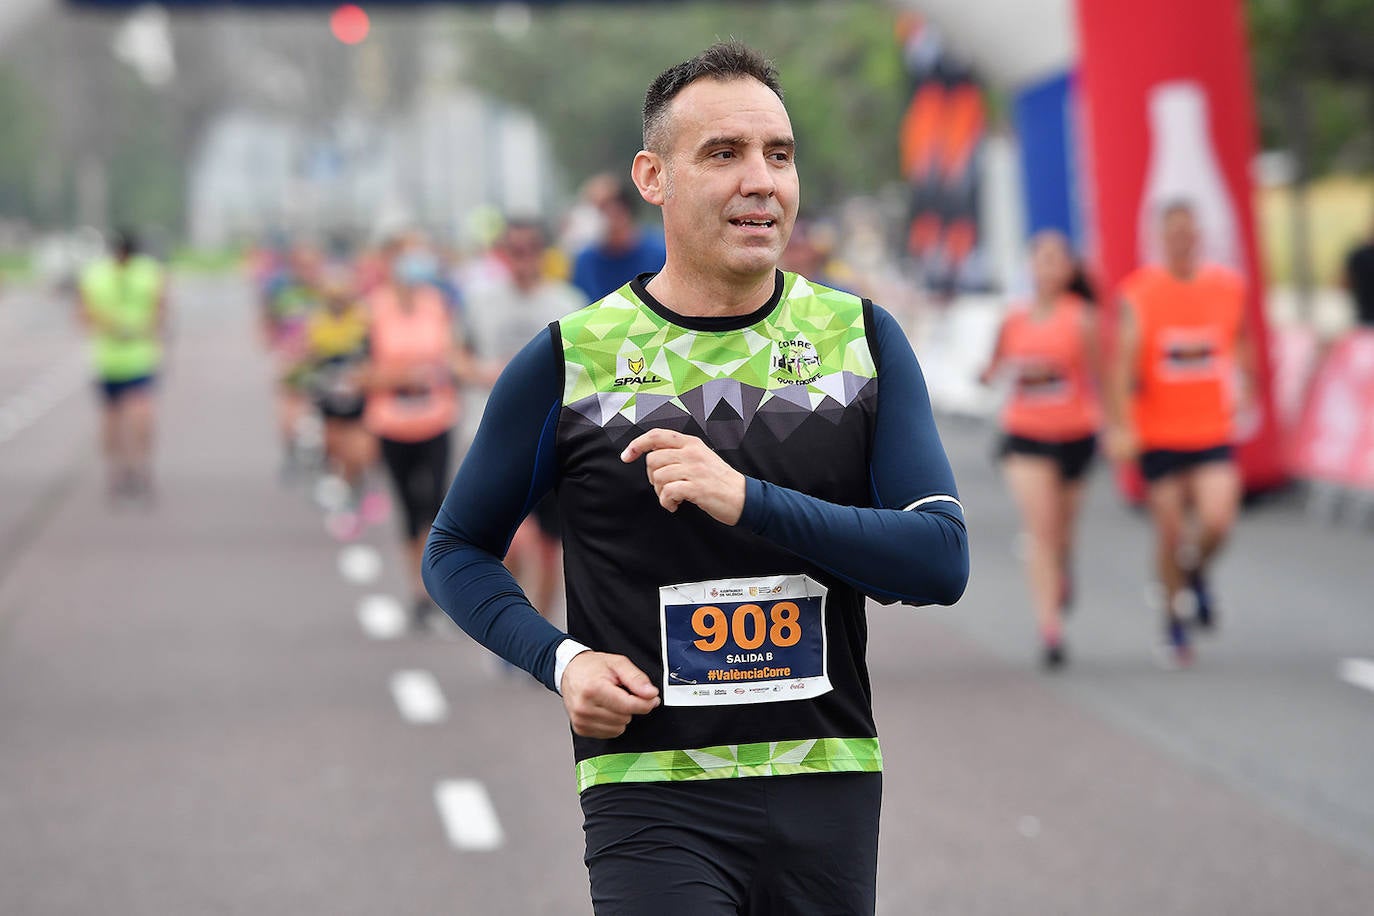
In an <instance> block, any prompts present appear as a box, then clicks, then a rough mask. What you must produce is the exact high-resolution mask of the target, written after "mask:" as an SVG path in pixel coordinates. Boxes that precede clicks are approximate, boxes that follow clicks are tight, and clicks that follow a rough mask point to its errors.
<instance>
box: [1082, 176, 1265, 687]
mask: <svg viewBox="0 0 1374 916" xmlns="http://www.w3.org/2000/svg"><path fill="white" fill-rule="evenodd" d="M1160 231H1161V232H1162V233H1163V239H1164V256H1165V263H1164V265H1162V266H1147V267H1141V268H1140V269H1138V270H1136V271H1135V272H1134V273H1132V274H1131V275H1130V276H1129V277H1127V278H1126V280H1125V281H1124V283H1123V284H1122V287H1121V323H1120V337H1119V342H1120V351H1119V353H1118V358H1117V359H1116V361H1115V363H1114V371H1113V373H1112V378H1111V394H1112V397H1111V401H1110V406H1111V413H1112V427H1111V432H1110V436H1109V440H1108V448H1109V450H1110V451H1111V454H1112V457H1114V458H1116V459H1117V460H1121V461H1128V460H1136V459H1138V460H1139V462H1140V471H1141V474H1142V476H1143V477H1144V478H1145V483H1146V501H1147V504H1148V506H1149V511H1150V518H1151V521H1152V522H1153V525H1154V529H1155V551H1156V567H1157V571H1158V575H1159V584H1160V586H1161V589H1162V599H1163V605H1164V617H1165V631H1166V641H1167V642H1166V646H1165V650H1166V655H1167V659H1168V661H1169V662H1171V663H1172V664H1176V665H1187V664H1190V663H1191V662H1192V658H1193V653H1192V646H1191V644H1190V640H1189V634H1188V626H1187V625H1188V624H1189V623H1191V624H1194V625H1195V626H1197V627H1198V628H1199V629H1204V630H1205V629H1211V628H1212V627H1213V626H1214V625H1215V620H1216V608H1215V606H1214V604H1213V600H1212V596H1211V593H1210V591H1209V589H1208V585H1207V571H1208V568H1209V566H1210V564H1211V561H1212V560H1213V559H1214V558H1215V556H1216V555H1217V552H1218V551H1219V550H1220V549H1221V547H1222V545H1223V544H1224V543H1225V542H1226V538H1227V536H1228V534H1229V533H1230V531H1231V527H1232V525H1233V524H1234V523H1235V519H1236V512H1237V509H1238V507H1239V505H1240V496H1241V481H1240V474H1239V472H1238V470H1237V468H1236V465H1235V462H1234V456H1233V454H1232V441H1233V430H1232V418H1233V415H1234V414H1235V413H1236V412H1237V396H1238V395H1239V397H1240V398H1249V397H1251V396H1252V394H1253V392H1254V391H1255V373H1254V356H1253V351H1252V349H1251V346H1250V341H1249V337H1248V332H1247V330H1246V327H1245V283H1244V280H1243V279H1242V278H1241V277H1240V276H1239V275H1237V274H1236V273H1234V272H1233V271H1231V270H1228V269H1226V268H1223V267H1218V266H1214V265H1207V264H1201V263H1199V259H1198V249H1199V236H1198V226H1197V218H1196V216H1195V215H1194V213H1193V209H1192V206H1191V205H1190V204H1188V203H1186V202H1176V203H1172V204H1170V205H1168V206H1167V207H1165V208H1164V210H1163V211H1162V214H1161V221H1160ZM1237 368H1239V369H1240V370H1241V373H1240V374H1241V388H1240V390H1239V392H1237V391H1236V386H1235V382H1236V378H1237V373H1236V370H1237ZM1190 605H1191V607H1190ZM1190 611H1191V613H1190Z"/></svg>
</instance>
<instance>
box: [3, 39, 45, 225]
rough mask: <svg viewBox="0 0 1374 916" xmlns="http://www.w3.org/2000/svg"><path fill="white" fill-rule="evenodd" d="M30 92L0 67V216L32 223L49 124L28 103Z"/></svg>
mask: <svg viewBox="0 0 1374 916" xmlns="http://www.w3.org/2000/svg"><path fill="white" fill-rule="evenodd" d="M32 96H33V88H32V87H31V86H30V85H29V84H28V82H27V81H26V80H24V79H23V77H21V76H19V75H18V74H16V73H15V72H14V68H13V67H11V66H8V65H6V66H0V124H3V125H5V139H4V142H3V143H0V216H7V217H10V218H19V219H23V220H33V219H34V218H35V217H37V216H38V215H39V210H40V205H41V203H40V200H39V194H38V192H37V189H38V187H39V186H40V181H41V175H40V170H39V168H38V165H37V164H38V163H39V162H41V161H42V158H43V151H44V148H45V146H46V145H47V144H48V142H49V139H48V136H47V128H48V124H47V122H46V120H45V119H44V118H43V116H42V113H41V112H40V111H39V110H38V109H37V108H36V107H35V106H34V105H33V104H32V103H31V102H30V101H29V100H30V99H31V98H32Z"/></svg>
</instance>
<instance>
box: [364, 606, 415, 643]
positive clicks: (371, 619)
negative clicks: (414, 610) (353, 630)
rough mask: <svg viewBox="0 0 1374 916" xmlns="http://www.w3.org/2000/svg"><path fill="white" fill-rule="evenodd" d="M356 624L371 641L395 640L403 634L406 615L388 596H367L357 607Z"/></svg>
mask: <svg viewBox="0 0 1374 916" xmlns="http://www.w3.org/2000/svg"><path fill="white" fill-rule="evenodd" d="M358 623H359V624H361V625H362V628H363V632H364V633H366V634H367V635H368V636H371V637H372V638H373V639H395V638H396V637H397V636H400V635H401V634H402V633H404V632H405V628H406V615H405V611H403V610H402V609H401V602H399V601H397V600H396V599H395V598H392V597H391V596H390V595H368V596H367V597H366V598H364V599H363V600H362V603H361V604H359V605H358Z"/></svg>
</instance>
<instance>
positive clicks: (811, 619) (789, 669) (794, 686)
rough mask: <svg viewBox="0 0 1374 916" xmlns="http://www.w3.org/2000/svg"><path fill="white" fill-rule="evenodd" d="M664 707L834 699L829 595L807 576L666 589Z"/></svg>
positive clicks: (662, 609) (662, 611) (662, 605)
mask: <svg viewBox="0 0 1374 916" xmlns="http://www.w3.org/2000/svg"><path fill="white" fill-rule="evenodd" d="M658 594H659V620H660V629H661V631H662V640H663V702H664V704H666V705H668V706H733V705H736V704H738V703H776V702H780V701H783V700H805V699H811V698H813V697H818V696H821V695H822V694H825V693H829V692H830V690H831V689H832V688H831V685H830V677H829V672H828V667H827V661H826V658H827V657H826V633H825V600H826V588H825V586H823V585H821V584H820V583H818V582H816V581H814V580H812V579H810V578H808V577H807V576H768V577H764V578H758V579H717V580H714V581H710V582H689V583H685V584H683V585H667V586H664V587H663V588H660V589H659V590H658Z"/></svg>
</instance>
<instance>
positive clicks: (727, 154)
mask: <svg viewBox="0 0 1374 916" xmlns="http://www.w3.org/2000/svg"><path fill="white" fill-rule="evenodd" d="M734 156H735V151H734V150H732V149H718V150H716V151H715V152H714V153H712V154H711V157H712V158H714V159H733V158H734Z"/></svg>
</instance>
